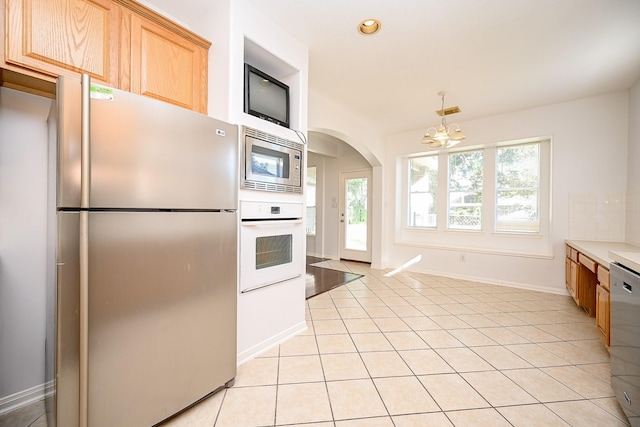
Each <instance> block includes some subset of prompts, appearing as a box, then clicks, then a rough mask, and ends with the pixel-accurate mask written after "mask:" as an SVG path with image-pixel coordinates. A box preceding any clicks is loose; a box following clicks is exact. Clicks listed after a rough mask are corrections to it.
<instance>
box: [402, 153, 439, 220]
mask: <svg viewBox="0 0 640 427" xmlns="http://www.w3.org/2000/svg"><path fill="white" fill-rule="evenodd" d="M437 208H438V156H434V155H432V156H425V157H415V158H412V159H410V160H409V211H408V212H409V220H408V224H409V227H435V226H436V224H437V222H436V217H437V215H436V214H437Z"/></svg>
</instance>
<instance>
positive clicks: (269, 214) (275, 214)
mask: <svg viewBox="0 0 640 427" xmlns="http://www.w3.org/2000/svg"><path fill="white" fill-rule="evenodd" d="M303 211H304V206H303V204H302V203H288V202H255V201H244V200H243V201H241V202H240V219H241V220H242V221H245V220H277V219H300V218H302V213H303Z"/></svg>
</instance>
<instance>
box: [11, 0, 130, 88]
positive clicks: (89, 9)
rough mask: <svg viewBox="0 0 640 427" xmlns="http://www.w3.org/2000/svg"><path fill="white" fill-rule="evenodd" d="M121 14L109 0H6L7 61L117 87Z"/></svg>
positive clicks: (37, 69) (51, 73) (47, 72)
mask: <svg viewBox="0 0 640 427" xmlns="http://www.w3.org/2000/svg"><path fill="white" fill-rule="evenodd" d="M118 13H119V8H118V7H117V6H115V5H114V4H112V3H111V2H110V1H108V0H7V40H6V58H5V59H6V62H7V63H10V64H14V65H19V66H22V67H26V68H29V69H32V70H36V71H40V72H43V73H45V74H49V75H51V76H54V77H55V76H58V75H61V74H62V75H77V74H80V73H88V74H90V75H91V76H92V77H93V78H94V79H95V80H97V81H100V82H103V83H106V84H109V85H112V86H117V76H118V66H117V60H118V55H117V52H118V29H117V25H118Z"/></svg>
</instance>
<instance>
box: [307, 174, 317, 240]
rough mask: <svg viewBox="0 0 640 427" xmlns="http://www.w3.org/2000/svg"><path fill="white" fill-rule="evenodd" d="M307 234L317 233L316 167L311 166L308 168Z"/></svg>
mask: <svg viewBox="0 0 640 427" xmlns="http://www.w3.org/2000/svg"><path fill="white" fill-rule="evenodd" d="M305 192H306V193H307V196H306V201H307V221H306V229H307V236H315V235H316V167H315V166H309V167H308V168H307V188H305Z"/></svg>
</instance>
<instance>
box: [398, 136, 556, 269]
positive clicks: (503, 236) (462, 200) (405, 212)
mask: <svg viewBox="0 0 640 427" xmlns="http://www.w3.org/2000/svg"><path fill="white" fill-rule="evenodd" d="M551 153H552V142H551V139H550V138H549V137H538V138H527V139H522V140H511V141H501V142H496V143H489V144H484V145H482V146H474V147H468V148H460V147H456V148H454V149H451V150H447V149H444V150H438V151H435V152H434V151H430V152H427V153H424V154H422V155H419V156H418V155H414V156H411V155H403V154H399V159H402V161H401V163H400V165H401V167H400V168H399V169H398V170H397V175H396V177H397V181H396V189H397V191H398V193H397V194H398V195H400V202H401V203H398V204H397V206H396V207H395V216H394V219H395V220H396V223H395V225H396V237H395V238H396V239H397V241H398V242H401V243H403V244H407V245H415V246H418V247H430V248H444V249H448V250H459V251H461V252H464V251H479V252H482V253H500V254H508V255H513V256H534V257H548V256H552V254H553V242H552V240H551V232H550V231H551V200H552V197H551V196H552V194H551V192H552V186H551V166H552V164H551V157H552V156H551Z"/></svg>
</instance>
